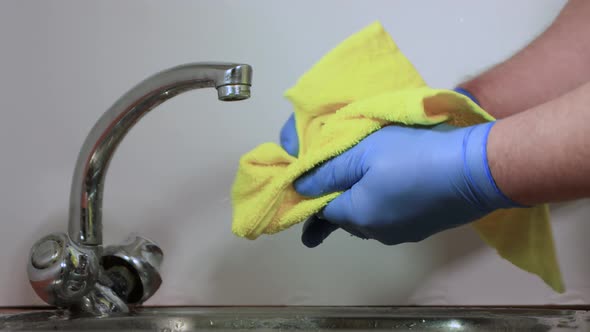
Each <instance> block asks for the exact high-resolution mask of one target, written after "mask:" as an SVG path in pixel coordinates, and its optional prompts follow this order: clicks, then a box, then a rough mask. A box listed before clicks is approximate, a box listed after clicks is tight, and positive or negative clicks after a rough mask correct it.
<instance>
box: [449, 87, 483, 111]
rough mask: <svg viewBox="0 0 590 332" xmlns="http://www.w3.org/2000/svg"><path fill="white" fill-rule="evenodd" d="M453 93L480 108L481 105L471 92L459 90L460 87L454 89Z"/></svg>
mask: <svg viewBox="0 0 590 332" xmlns="http://www.w3.org/2000/svg"><path fill="white" fill-rule="evenodd" d="M453 91H455V92H457V93H460V94H462V95H464V96H466V97H468V98H469V99H471V100H472V101H473V102H474V103H476V104H477V105H478V106H481V104H480V103H479V100H477V98H475V96H474V95H473V94H472V93H471V92H469V91H467V90H466V89H464V88H461V87H456V88H454V89H453Z"/></svg>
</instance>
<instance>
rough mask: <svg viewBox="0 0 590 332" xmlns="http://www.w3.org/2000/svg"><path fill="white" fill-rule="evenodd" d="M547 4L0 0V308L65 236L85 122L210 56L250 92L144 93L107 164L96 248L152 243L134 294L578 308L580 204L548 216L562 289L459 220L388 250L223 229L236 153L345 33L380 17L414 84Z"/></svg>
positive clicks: (491, 47)
mask: <svg viewBox="0 0 590 332" xmlns="http://www.w3.org/2000/svg"><path fill="white" fill-rule="evenodd" d="M563 3H564V2H563V1H550V0H546V1H538V0H527V1H523V0H521V1H510V0H502V1H488V2H475V1H468V0H456V1H444V2H442V1H339V0H330V1H315V0H305V1H302V0H300V1H289V2H286V1H273V0H264V1H219V0H211V1H139V0H138V1H118V0H111V1H100V2H98V1H94V2H91V1H78V0H70V1H51V2H49V1H23V0H12V1H9V0H4V1H2V2H0V43H1V44H0V45H1V46H0V47H1V48H0V50H1V53H0V54H1V58H0V151H1V154H2V159H1V163H0V184H1V186H0V220H1V222H2V233H1V234H0V246H1V247H0V263H1V264H2V268H1V269H0V305H28V304H41V302H40V301H39V299H38V298H37V297H36V296H35V294H34V293H33V292H32V290H31V288H30V286H29V284H28V281H27V277H26V273H25V266H26V259H27V257H28V251H29V248H30V246H31V244H32V243H33V242H34V241H35V240H37V239H38V238H40V237H41V236H43V235H45V234H47V233H48V232H50V231H65V229H66V219H67V207H68V199H69V197H68V196H69V188H70V181H71V175H72V170H73V167H74V162H75V159H76V156H77V154H78V151H79V148H80V146H81V144H82V142H83V140H84V138H85V135H86V134H87V133H88V131H89V129H90V127H91V126H92V125H93V124H94V122H95V121H96V119H97V118H98V117H99V116H100V115H101V114H102V112H104V111H105V110H106V109H107V108H108V107H109V106H110V105H111V104H112V103H113V102H114V101H115V100H116V99H117V98H118V97H119V96H120V95H121V94H123V93H124V92H125V91H126V90H127V89H129V88H130V87H131V86H133V85H134V84H136V83H138V82H139V81H140V80H142V79H144V78H145V77H146V76H148V75H151V74H153V73H155V72H156V71H159V70H161V69H164V68H167V67H170V66H174V65H177V64H181V63H185V62H192V61H209V60H213V61H238V62H246V63H249V64H251V65H253V67H254V87H253V97H252V98H251V99H250V100H248V101H244V102H241V103H231V104H224V103H220V102H218V101H217V100H216V98H215V92H214V91H213V90H200V91H196V92H191V93H188V94H184V95H181V96H179V97H176V98H175V99H173V100H171V101H169V102H167V103H165V104H163V105H161V106H160V107H159V108H158V109H157V110H156V111H155V112H153V113H151V114H150V115H149V116H147V117H146V118H144V119H143V120H142V122H141V123H139V124H138V125H137V126H136V127H135V128H134V129H133V130H132V132H131V133H130V134H129V136H128V137H127V138H126V140H125V141H124V142H123V143H122V145H121V147H120V149H119V150H118V153H117V154H116V155H115V158H114V160H113V162H112V164H111V168H110V172H109V174H108V176H107V183H106V190H105V201H104V219H105V220H104V226H105V231H106V232H105V233H106V234H105V238H106V240H107V242H109V243H113V242H116V241H120V240H122V239H123V237H124V236H125V235H126V234H127V233H129V232H134V231H137V232H140V233H141V234H143V235H146V236H148V237H151V238H153V239H155V240H157V241H158V242H159V243H160V244H161V246H162V247H163V249H164V252H165V262H164V265H163V271H164V275H163V277H164V284H163V286H162V288H161V290H160V291H159V292H158V293H157V295H156V296H155V297H154V298H153V299H152V300H151V301H150V302H149V304H193V305H208V304H211V305H213V304H271V305H273V304H313V305H320V304H334V305H353V304H541V303H589V302H590V261H589V260H588V259H587V255H588V253H590V244H589V243H588V241H587V237H588V235H589V234H590V223H588V220H587V216H588V215H589V213H590V204H588V203H587V202H586V203H585V202H574V203H571V204H564V205H562V206H560V207H556V209H555V210H554V212H553V218H554V227H555V236H556V241H557V246H558V250H559V252H558V254H559V259H560V262H561V265H562V268H563V271H564V277H565V281H566V283H567V286H568V288H569V292H568V293H567V294H565V295H561V296H558V295H556V294H554V293H552V292H551V291H550V290H549V289H548V288H547V287H545V286H544V284H542V283H541V282H540V281H539V280H538V279H537V278H536V277H533V276H530V275H528V274H526V273H524V272H521V271H520V270H517V269H516V268H514V267H513V266H511V265H510V264H508V263H507V262H505V261H502V260H501V259H499V258H498V257H497V256H496V255H495V254H494V253H493V252H492V251H491V250H490V249H489V248H487V247H485V246H484V245H483V244H482V242H481V241H480V240H479V238H478V237H477V236H476V234H475V233H474V232H472V230H471V229H470V228H468V227H465V228H462V229H458V230H454V231H449V232H447V233H445V234H440V235H438V236H435V237H433V238H431V239H429V240H427V241H424V242H422V243H418V244H408V245H400V246H396V247H385V246H381V245H379V244H377V243H373V242H368V241H361V240H355V239H353V238H350V237H349V236H347V235H345V234H344V233H343V232H337V233H336V234H334V235H333V236H332V237H331V238H330V239H329V240H327V241H326V242H325V243H324V245H322V246H321V247H319V248H316V249H307V248H304V247H303V246H302V245H301V244H300V242H299V236H300V231H301V227H300V226H297V227H294V228H292V229H289V230H288V231H285V232H283V233H281V234H278V235H276V236H273V237H263V238H261V239H260V240H257V241H254V242H251V241H248V240H243V239H240V238H237V237H235V236H234V235H232V234H231V231H230V226H231V206H230V199H229V191H230V187H231V184H232V181H233V178H234V174H235V171H236V168H237V162H238V158H239V157H240V155H241V154H243V153H245V152H246V151H248V150H249V149H251V148H253V147H255V146H256V145H258V144H260V143H262V142H265V141H277V140H278V133H279V129H280V127H281V125H282V124H283V121H284V120H285V119H286V118H287V116H288V115H289V113H290V112H291V109H290V106H289V104H288V103H287V101H286V100H285V99H284V98H283V97H282V94H283V91H284V90H285V89H287V88H288V87H290V86H291V85H292V84H294V83H295V81H296V79H297V78H298V77H299V75H301V74H303V73H304V72H305V71H306V70H307V69H308V68H310V66H311V65H312V64H313V63H314V62H315V61H317V60H318V59H319V58H320V57H321V56H322V55H324V54H325V53H326V52H328V51H329V50H330V49H331V48H332V47H334V46H335V45H337V44H338V43H339V42H341V41H342V40H344V39H345V38H346V37H348V36H349V35H350V34H352V33H355V32H356V31H358V30H359V29H361V28H363V27H364V26H366V25H367V24H369V23H371V22H373V21H374V20H376V19H379V20H381V22H382V23H383V24H384V26H385V27H386V28H387V30H388V31H389V32H390V33H391V34H392V35H393V37H394V39H395V40H396V41H397V43H398V44H399V46H400V47H401V48H402V50H403V51H404V52H405V54H406V55H407V56H408V57H409V58H410V60H411V61H412V62H413V63H414V64H415V65H416V67H417V68H418V70H419V71H420V72H421V73H422V74H423V76H424V77H425V78H426V80H427V81H428V82H429V83H430V84H431V85H433V86H436V87H452V86H453V85H454V84H455V83H457V82H459V81H460V80H462V79H463V78H465V77H466V76H468V75H471V74H475V73H477V72H478V71H480V70H482V69H483V68H485V67H487V66H490V65H492V64H494V63H496V62H498V61H501V60H502V59H504V58H505V57H507V56H509V55H510V54H511V53H513V52H515V51H516V50H517V49H518V48H520V47H522V46H523V45H525V44H526V43H527V42H528V41H530V40H531V38H533V37H534V36H535V35H536V34H538V33H539V32H540V31H542V30H543V29H544V27H546V26H547V25H548V24H549V22H551V20H552V19H553V18H554V17H555V15H556V14H557V12H558V10H559V9H560V8H561V7H562V5H563ZM328 263H330V264H328Z"/></svg>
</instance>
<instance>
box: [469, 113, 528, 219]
mask: <svg viewBox="0 0 590 332" xmlns="http://www.w3.org/2000/svg"><path fill="white" fill-rule="evenodd" d="M495 123H496V122H490V123H485V124H480V125H475V126H472V127H468V128H465V130H466V133H465V136H464V137H463V170H464V174H465V178H466V183H467V184H468V186H469V188H470V189H471V191H472V192H473V194H474V196H475V197H476V199H475V204H477V206H478V207H479V208H480V209H481V210H484V211H493V210H496V209H503V208H514V207H523V206H522V205H520V204H518V203H516V202H514V201H513V200H512V199H510V198H509V197H508V196H507V195H506V194H504V193H503V192H502V191H501V190H500V188H499V187H498V185H497V184H496V181H495V179H494V177H493V175H492V172H491V171H490V166H489V161H488V149H487V146H488V144H487V143H488V137H489V134H490V131H491V129H492V127H493V126H494V125H495Z"/></svg>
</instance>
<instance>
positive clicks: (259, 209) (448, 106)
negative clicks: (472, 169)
mask: <svg viewBox="0 0 590 332" xmlns="http://www.w3.org/2000/svg"><path fill="white" fill-rule="evenodd" d="M286 96H287V98H288V99H289V100H290V101H291V103H292V104H293V105H294V108H295V111H294V112H295V119H296V126H297V128H296V129H297V133H298V136H299V156H298V157H297V158H294V157H292V156H290V155H288V154H287V153H286V152H285V151H284V150H283V149H282V148H281V147H280V146H279V145H277V144H275V143H265V144H262V145H260V146H258V147H256V148H255V149H254V150H252V151H250V152H249V153H247V154H245V155H244V156H243V157H242V158H241V160H240V165H239V170H238V173H237V176H236V179H235V183H234V186H233V188H232V201H233V209H234V216H233V225H232V230H233V232H234V233H235V234H236V235H238V236H240V237H245V238H248V239H256V238H258V237H259V236H260V235H261V234H274V233H277V232H279V231H282V230H285V229H287V228H289V227H291V226H293V225H295V224H297V223H300V222H302V221H305V220H306V219H307V218H308V217H310V216H311V215H313V214H314V213H317V212H318V211H320V210H321V209H322V207H324V206H325V205H326V204H327V203H328V202H329V201H331V200H332V199H334V198H335V197H337V195H339V194H340V193H333V194H329V195H326V196H323V197H319V198H306V197H303V196H300V195H299V194H297V193H296V192H295V190H294V189H293V187H292V183H293V182H294V180H295V179H297V178H298V177H299V176H300V175H302V174H304V173H305V172H306V171H308V170H310V169H312V168H313V167H314V166H316V165H318V164H320V163H322V162H324V161H326V160H328V159H330V158H332V157H334V156H336V155H338V154H340V153H342V152H344V151H346V150H347V149H349V148H351V147H352V146H354V145H355V144H356V143H358V142H359V141H360V140H362V139H363V138H364V137H366V136H368V135H369V134H370V133H372V132H374V131H376V130H378V129H380V128H381V127H383V126H384V125H390V124H395V123H401V124H405V125H436V124H439V123H442V122H447V123H448V124H450V125H454V126H469V125H473V124H477V123H483V122H486V121H492V120H494V119H493V117H492V116H490V115H489V114H487V113H486V112H485V111H484V110H483V109H481V108H480V107H479V106H478V105H477V104H475V103H473V102H472V101H471V100H470V99H469V98H467V97H465V96H463V95H461V94H458V93H456V92H454V91H451V90H441V89H433V88H430V87H428V86H427V85H426V83H425V82H424V81H423V79H422V78H421V77H420V75H419V74H418V72H417V71H416V70H415V69H414V67H413V66H412V64H411V63H410V62H409V61H408V59H407V58H406V57H405V56H404V55H403V54H402V53H401V51H400V50H399V49H398V47H397V46H396V44H395V43H394V41H393V40H392V39H391V37H390V36H389V35H388V34H387V32H386V31H385V30H384V29H383V27H382V26H381V24H380V23H379V22H375V23H373V24H371V25H369V26H368V27H366V28H364V29H363V30H361V31H360V32H358V33H356V34H354V35H352V36H351V37H349V38H348V39H347V40H345V41H344V42H343V43H341V44H340V45H339V46H337V47H336V48H335V49H333V50H332V51H331V52H330V53H328V54H327V55H325V56H324V57H323V58H322V59H321V60H320V61H319V62H318V63H317V64H316V65H315V66H314V67H313V68H312V69H311V70H309V71H308V72H307V73H305V75H303V76H302V77H301V78H300V80H299V82H298V83H297V84H296V85H295V86H294V87H293V88H291V89H290V90H289V91H287V93H286ZM324 125H325V126H324ZM472 225H473V227H475V229H476V230H477V232H478V234H479V235H480V236H481V238H482V239H483V240H484V241H485V242H486V243H487V244H488V245H490V246H491V247H493V248H495V249H496V250H497V252H498V253H499V255H500V256H501V257H503V258H505V259H507V260H508V261H510V262H511V263H513V264H514V265H516V266H518V267H519V268H521V269H523V270H525V271H528V272H530V273H533V274H536V275H538V276H539V277H540V278H541V279H542V280H544V281H545V282H546V283H547V284H548V285H549V286H550V287H551V288H553V289H554V290H556V291H558V292H563V291H564V286H563V282H562V278H561V274H560V270H559V267H558V264H557V259H556V254H555V249H554V244H553V235H552V231H551V227H550V223H549V211H548V208H547V206H544V205H543V206H536V207H533V208H526V209H509V210H501V211H497V212H495V213H492V214H490V215H488V216H487V217H485V218H482V219H480V220H478V221H477V222H475V223H473V224H472Z"/></svg>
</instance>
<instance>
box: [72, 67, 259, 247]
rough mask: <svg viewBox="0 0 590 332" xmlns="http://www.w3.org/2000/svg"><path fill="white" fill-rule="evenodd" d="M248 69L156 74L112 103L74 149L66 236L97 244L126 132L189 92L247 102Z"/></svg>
mask: <svg viewBox="0 0 590 332" xmlns="http://www.w3.org/2000/svg"><path fill="white" fill-rule="evenodd" d="M251 80H252V68H251V67H250V66H249V65H245V64H231V63H193V64H186V65H182V66H178V67H174V68H171V69H168V70H165V71H162V72H159V73H157V74H155V75H153V76H151V77H149V78H147V79H146V80H144V81H143V82H141V83H139V84H138V85H136V86H135V87H134V88H132V89H131V90H129V91H128V92H127V93H126V94H125V95H123V96H122V97H121V98H120V99H119V100H118V101H116V102H115V103H114V104H113V105H112V106H111V108H110V109H109V110H107V111H106V112H105V113H104V114H103V115H102V117H101V118H100V119H99V120H98V122H97V123H96V124H95V125H94V127H93V128H92V130H91V131H90V133H89V134H88V136H87V137H86V140H85V142H84V144H83V145H82V148H81V150H80V153H79V156H78V160H77V162H76V167H75V170H74V176H73V180H72V187H71V192H70V209H69V221H68V234H69V237H70V238H71V240H72V241H73V242H75V243H76V244H78V245H82V246H99V245H102V243H103V239H102V198H103V189H104V188H103V187H104V180H105V175H106V172H107V169H108V166H109V162H110V161H111V159H112V156H113V154H114V152H115V150H116V149H117V147H118V146H119V144H120V143H121V141H122V140H123V138H124V137H125V135H126V134H127V133H128V132H129V130H130V129H131V128H132V127H133V125H135V124H136V123H137V122H138V121H139V120H140V119H141V118H142V117H143V116H144V115H145V114H147V113H148V112H149V111H150V110H152V109H154V108H155V107H157V106H158V105H160V104H161V103H163V102H164V101H166V100H168V99H170V98H172V97H174V96H176V95H178V94H180V93H183V92H186V91H189V90H193V89H199V88H207V87H211V88H216V89H217V93H218V99H219V100H221V101H235V100H243V99H247V98H249V97H250V86H251Z"/></svg>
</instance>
